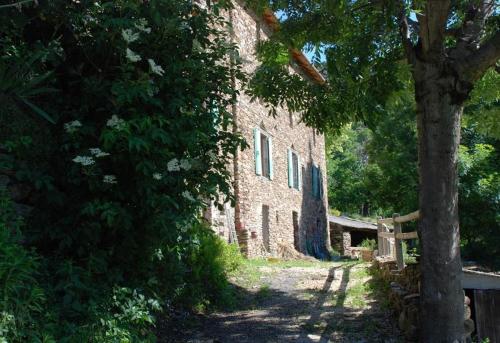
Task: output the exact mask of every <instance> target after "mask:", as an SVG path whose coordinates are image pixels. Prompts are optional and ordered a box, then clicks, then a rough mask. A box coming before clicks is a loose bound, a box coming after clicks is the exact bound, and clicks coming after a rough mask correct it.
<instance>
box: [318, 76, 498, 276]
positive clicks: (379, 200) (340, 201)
mask: <svg viewBox="0 0 500 343" xmlns="http://www.w3.org/2000/svg"><path fill="white" fill-rule="evenodd" d="M490 77H491V76H489V75H486V76H485V78H486V79H489V78H490ZM482 82H483V81H482V80H481V82H480V83H482ZM495 97H496V93H495V92H490V95H488V94H486V93H485V94H483V95H482V103H485V104H490V103H492V102H494V101H495ZM474 101H476V100H475V98H474V97H473V98H471V100H470V103H474ZM492 106H493V105H492ZM495 106H496V107H495ZM495 106H494V107H491V110H492V112H489V113H494V112H495V111H496V109H497V107H498V105H495ZM385 108H386V116H385V117H384V118H382V119H381V120H380V121H379V123H378V125H377V126H376V127H373V128H366V127H365V126H363V125H361V124H354V125H349V126H346V127H344V128H343V129H342V131H341V132H342V133H341V135H339V136H333V135H331V136H330V137H329V138H328V142H327V143H328V145H329V148H328V166H329V178H330V180H329V192H328V193H329V203H330V204H331V206H335V208H337V209H339V210H341V211H342V212H344V213H346V214H348V215H351V216H353V217H356V216H357V215H359V214H360V213H361V209H362V207H363V205H364V204H365V203H369V204H370V215H371V216H375V215H382V216H391V215H392V213H396V212H398V213H401V214H404V213H410V212H412V211H414V210H415V209H416V208H417V207H418V205H417V194H418V193H417V192H418V172H417V152H416V144H417V134H416V127H415V126H416V125H415V121H414V102H413V99H412V98H411V96H410V93H409V92H408V90H406V91H401V92H400V93H399V94H397V95H395V96H394V97H392V98H391V101H389V102H388V104H387V105H386V107H385ZM479 110H481V109H477V107H474V106H472V105H470V106H469V105H467V106H466V110H465V113H464V118H465V124H464V125H463V127H462V135H461V136H462V139H461V145H460V150H459V156H458V157H459V177H460V183H459V215H460V227H461V239H462V252H463V255H464V258H466V259H472V260H477V261H479V262H481V263H482V264H485V265H489V266H492V267H494V268H499V266H500V264H499V261H498V259H497V257H496V256H498V254H499V252H498V250H497V247H498V246H499V245H498V240H497V239H498V237H500V236H499V231H498V230H499V228H500V221H499V218H498V213H499V202H498V194H499V192H500V189H499V186H498V185H499V181H498V169H499V149H500V147H499V141H498V139H497V138H495V135H493V134H490V133H491V132H490V131H488V132H485V131H483V129H482V128H481V126H480V125H479V124H477V123H476V122H475V120H474V118H475V117H476V115H477V114H476V112H475V111H479ZM485 115H486V114H485ZM491 120H494V118H491ZM360 128H362V130H363V131H361V130H360ZM360 151H361V152H363V153H362V154H361V153H359V152H360ZM358 166H361V167H358ZM352 170H356V173H353V172H351V171H352ZM359 194H361V196H359Z"/></svg>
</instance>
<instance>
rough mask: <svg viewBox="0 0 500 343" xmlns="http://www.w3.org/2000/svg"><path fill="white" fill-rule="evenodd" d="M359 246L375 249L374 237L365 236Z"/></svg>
mask: <svg viewBox="0 0 500 343" xmlns="http://www.w3.org/2000/svg"><path fill="white" fill-rule="evenodd" d="M360 246H361V247H363V248H368V249H370V250H375V249H377V241H376V240H374V239H369V238H365V239H363V241H362V242H361V245H360Z"/></svg>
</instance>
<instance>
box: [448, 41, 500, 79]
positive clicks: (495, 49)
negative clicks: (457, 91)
mask: <svg viewBox="0 0 500 343" xmlns="http://www.w3.org/2000/svg"><path fill="white" fill-rule="evenodd" d="M499 59H500V31H497V32H496V33H495V35H494V36H493V37H491V38H490V39H489V40H488V41H487V42H486V43H485V44H483V45H482V46H481V47H480V48H479V49H478V50H476V51H475V52H473V53H471V54H470V55H467V56H465V57H464V58H462V59H461V60H458V61H457V66H458V67H457V70H458V72H459V73H460V76H461V78H462V79H465V80H467V81H468V82H474V81H476V80H478V79H479V78H480V77H481V76H483V74H484V73H485V72H486V71H487V70H488V69H489V68H491V67H493V66H495V65H496V63H497V62H498V60H499Z"/></svg>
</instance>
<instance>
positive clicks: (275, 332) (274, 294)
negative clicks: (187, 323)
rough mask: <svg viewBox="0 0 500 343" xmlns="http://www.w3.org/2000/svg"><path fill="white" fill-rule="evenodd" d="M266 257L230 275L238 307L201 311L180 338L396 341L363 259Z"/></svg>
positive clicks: (205, 340) (257, 342) (268, 341)
mask: <svg viewBox="0 0 500 343" xmlns="http://www.w3.org/2000/svg"><path fill="white" fill-rule="evenodd" d="M298 264H299V266H296V265H294V263H288V264H287V263H275V264H271V263H267V264H264V263H262V265H250V266H247V268H246V269H245V270H244V271H242V273H241V274H240V275H239V276H238V277H235V278H234V280H233V282H234V283H235V284H236V285H237V286H238V287H241V288H240V290H241V292H240V293H241V298H242V299H241V306H240V309H238V310H235V311H232V312H223V313H214V314H210V315H207V316H205V317H203V318H202V319H201V321H200V323H199V326H198V327H197V328H196V329H195V330H194V332H192V333H190V334H189V337H187V338H186V341H185V342H191V343H202V342H203V343H209V342H210V343H216V342H223V343H226V342H227V343H229V342H231V343H232V342H242V343H243V342H245V343H246V342H255V343H260V342H266V343H272V342H276V343H278V342H359V343H361V342H399V341H401V340H400V338H399V334H398V332H397V330H396V329H395V328H394V327H393V325H392V324H391V323H392V322H393V320H392V319H391V318H390V314H389V313H388V310H386V309H384V308H383V306H381V304H379V302H378V301H377V300H375V298H376V297H375V294H376V293H377V291H378V289H377V287H380V285H377V284H376V283H374V281H373V280H372V278H371V276H370V275H369V273H368V265H367V264H352V263H351V264H346V263H324V262H321V263H318V262H316V263H310V264H307V263H304V264H305V265H304V266H300V264H301V263H298Z"/></svg>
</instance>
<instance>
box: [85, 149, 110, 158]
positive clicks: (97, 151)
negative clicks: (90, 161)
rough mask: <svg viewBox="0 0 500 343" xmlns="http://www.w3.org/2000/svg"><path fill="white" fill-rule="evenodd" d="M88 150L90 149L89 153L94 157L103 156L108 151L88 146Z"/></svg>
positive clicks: (106, 154)
mask: <svg viewBox="0 0 500 343" xmlns="http://www.w3.org/2000/svg"><path fill="white" fill-rule="evenodd" d="M89 150H90V153H91V154H92V155H94V156H95V157H104V156H108V155H109V153H107V152H104V151H102V150H101V149H99V148H90V149H89Z"/></svg>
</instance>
